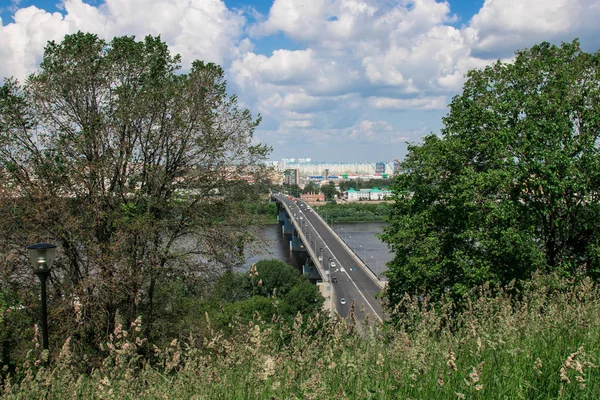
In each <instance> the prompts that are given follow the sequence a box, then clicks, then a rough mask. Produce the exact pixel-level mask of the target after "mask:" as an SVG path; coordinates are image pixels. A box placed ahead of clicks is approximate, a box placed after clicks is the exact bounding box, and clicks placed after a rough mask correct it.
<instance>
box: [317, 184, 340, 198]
mask: <svg viewBox="0 0 600 400" xmlns="http://www.w3.org/2000/svg"><path fill="white" fill-rule="evenodd" d="M321 193H323V194H324V195H325V199H326V200H333V199H334V198H335V196H336V195H337V194H338V190H337V189H336V188H335V182H333V181H329V182H327V184H326V185H321Z"/></svg>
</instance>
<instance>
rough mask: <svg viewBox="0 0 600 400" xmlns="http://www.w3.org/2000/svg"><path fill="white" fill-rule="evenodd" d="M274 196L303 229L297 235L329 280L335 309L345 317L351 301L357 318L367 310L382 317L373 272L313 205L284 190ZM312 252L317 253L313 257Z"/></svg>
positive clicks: (377, 281) (376, 283)
mask: <svg viewBox="0 0 600 400" xmlns="http://www.w3.org/2000/svg"><path fill="white" fill-rule="evenodd" d="M273 198H274V199H276V200H277V201H279V202H280V203H282V204H285V205H286V206H287V208H288V209H289V213H288V214H289V217H290V219H291V220H292V222H295V223H294V226H295V227H296V229H298V228H299V227H300V228H301V229H302V232H299V236H300V237H301V238H303V242H304V246H305V248H307V250H308V251H309V254H311V258H313V262H314V263H315V264H316V265H317V267H318V270H319V273H320V275H321V277H322V278H323V281H324V282H328V284H329V287H330V290H329V292H330V293H331V304H332V305H333V306H335V309H336V311H337V313H338V314H339V315H341V316H342V317H348V315H349V314H350V308H351V305H352V302H354V303H355V309H356V313H355V315H356V318H357V319H358V320H359V321H362V320H363V319H364V317H365V316H366V315H367V314H370V315H371V318H373V316H374V317H375V319H378V320H379V321H381V320H383V317H384V316H383V310H382V307H381V304H380V303H379V301H378V299H376V298H375V296H376V295H377V294H378V293H379V292H380V291H381V289H382V286H381V282H380V281H379V280H378V279H377V278H376V276H375V274H374V273H373V272H372V271H371V270H369V268H368V267H367V266H366V265H365V264H364V263H363V262H362V261H361V260H360V259H359V258H358V257H357V256H356V255H355V254H354V253H353V252H352V250H351V249H350V248H349V247H348V246H347V245H346V243H344V241H343V240H342V239H341V238H340V237H339V236H338V235H337V234H336V233H335V232H334V231H333V230H332V229H331V228H330V227H329V225H327V223H326V222H325V221H323V219H322V218H321V217H320V216H319V215H318V214H317V213H316V212H315V211H314V210H311V211H309V209H311V208H312V207H310V206H309V205H308V204H307V203H306V202H304V201H302V200H300V199H294V198H291V197H290V198H288V196H287V195H284V194H273ZM300 233H301V234H300ZM308 247H310V249H308ZM314 255H318V256H317V258H316V259H315V257H314ZM331 278H333V279H331ZM342 298H343V299H345V300H346V302H345V304H342V303H341V299H342ZM363 310H364V311H363Z"/></svg>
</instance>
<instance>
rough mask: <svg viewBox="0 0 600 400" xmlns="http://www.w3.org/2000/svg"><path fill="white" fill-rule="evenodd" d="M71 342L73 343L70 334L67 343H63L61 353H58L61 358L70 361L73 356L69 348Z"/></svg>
mask: <svg viewBox="0 0 600 400" xmlns="http://www.w3.org/2000/svg"><path fill="white" fill-rule="evenodd" d="M69 343H71V336H69V337H68V338H67V340H65V343H64V344H63V346H62V348H61V349H60V354H59V355H58V358H59V359H61V360H65V361H69V359H70V358H71V351H70V349H69Z"/></svg>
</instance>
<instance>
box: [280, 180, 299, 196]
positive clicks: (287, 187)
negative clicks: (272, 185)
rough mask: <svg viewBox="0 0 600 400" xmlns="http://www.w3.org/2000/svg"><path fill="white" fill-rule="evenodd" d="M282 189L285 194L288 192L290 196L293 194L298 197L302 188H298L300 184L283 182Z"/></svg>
mask: <svg viewBox="0 0 600 400" xmlns="http://www.w3.org/2000/svg"><path fill="white" fill-rule="evenodd" d="M283 191H284V192H285V193H287V194H289V195H290V196H294V197H300V195H301V194H302V189H300V186H298V185H296V184H291V185H288V184H285V183H284V184H283Z"/></svg>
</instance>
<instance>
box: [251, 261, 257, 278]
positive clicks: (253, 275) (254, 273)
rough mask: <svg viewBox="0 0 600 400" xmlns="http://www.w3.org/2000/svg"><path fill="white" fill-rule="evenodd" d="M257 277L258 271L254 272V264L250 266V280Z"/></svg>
mask: <svg viewBox="0 0 600 400" xmlns="http://www.w3.org/2000/svg"><path fill="white" fill-rule="evenodd" d="M257 276H258V271H257V270H256V264H252V265H251V266H250V278H256V277H257Z"/></svg>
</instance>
